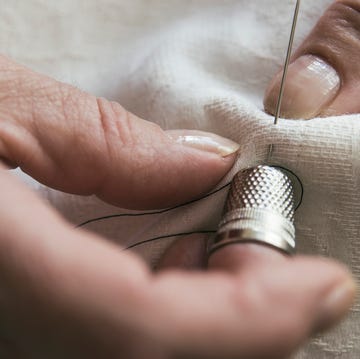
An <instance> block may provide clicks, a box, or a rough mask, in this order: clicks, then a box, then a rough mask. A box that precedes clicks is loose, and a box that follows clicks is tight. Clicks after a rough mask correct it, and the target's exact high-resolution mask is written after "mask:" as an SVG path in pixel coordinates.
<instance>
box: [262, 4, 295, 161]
mask: <svg viewBox="0 0 360 359" xmlns="http://www.w3.org/2000/svg"><path fill="white" fill-rule="evenodd" d="M300 2H301V0H297V1H296V6H295V12H294V17H293V21H292V26H291V33H290V39H289V45H288V48H287V53H286V60H285V64H284V70H283V74H282V79H281V84H280V92H279V97H278V100H277V104H276V111H275V119H274V125H277V124H278V122H279V117H280V111H281V103H282V99H283V96H284V90H285V82H286V77H287V73H288V69H289V64H290V58H291V52H292V48H293V44H294V37H295V30H296V25H297V19H298V15H299V9H300ZM273 150H274V145H273V144H271V145H270V147H269V154H268V162H269V161H270V159H271V156H272V153H273Z"/></svg>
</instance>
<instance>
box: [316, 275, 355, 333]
mask: <svg viewBox="0 0 360 359" xmlns="http://www.w3.org/2000/svg"><path fill="white" fill-rule="evenodd" d="M355 293H356V284H355V282H354V281H353V280H347V281H346V282H345V283H342V284H339V285H337V286H336V287H335V288H333V289H332V290H331V291H330V293H328V295H327V297H326V298H325V300H324V301H323V302H322V303H320V308H321V309H320V311H319V318H318V321H317V326H316V331H322V330H324V329H327V328H328V327H330V326H332V325H333V324H336V323H337V322H338V321H339V320H340V319H341V318H342V317H343V316H344V315H345V314H346V313H347V311H348V310H349V309H350V307H351V305H352V303H353V301H354V298H355Z"/></svg>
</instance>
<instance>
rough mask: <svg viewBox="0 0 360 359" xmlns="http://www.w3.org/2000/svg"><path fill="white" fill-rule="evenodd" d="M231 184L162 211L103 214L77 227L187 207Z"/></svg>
mask: <svg viewBox="0 0 360 359" xmlns="http://www.w3.org/2000/svg"><path fill="white" fill-rule="evenodd" d="M230 184H231V182H230V183H228V184H226V185H224V186H222V187H220V188H219V189H217V190H216V191H214V192H211V193H208V194H206V195H205V196H203V197H200V198H198V199H194V200H192V201H189V202H186V203H183V204H179V205H177V206H175V207H172V208H166V209H162V210H160V211H154V212H142V213H120V214H112V215H108V216H103V217H98V218H92V219H89V220H87V221H85V222H83V223H81V224H79V225H77V226H76V228H80V227H84V226H86V225H87V224H90V223H94V222H99V221H104V220H107V219H112V218H119V217H143V216H152V215H156V214H163V213H167V212H170V211H173V210H175V209H178V208H181V207H185V206H188V205H190V204H193V203H196V202H199V201H202V200H203V199H205V198H208V197H211V196H213V195H215V194H217V193H218V192H221V191H222V190H224V189H225V188H227V187H229V186H230Z"/></svg>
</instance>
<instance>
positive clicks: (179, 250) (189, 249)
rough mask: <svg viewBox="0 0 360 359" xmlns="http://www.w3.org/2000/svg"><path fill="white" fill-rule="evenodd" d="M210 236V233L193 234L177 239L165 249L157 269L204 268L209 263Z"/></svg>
mask: <svg viewBox="0 0 360 359" xmlns="http://www.w3.org/2000/svg"><path fill="white" fill-rule="evenodd" d="M208 237H209V235H208V234H193V235H187V236H184V237H183V238H180V239H178V240H176V241H175V242H174V243H173V244H172V245H171V246H170V247H169V248H168V249H167V250H166V251H165V253H164V255H163V256H162V258H161V259H160V261H159V263H158V264H157V266H156V269H157V270H166V269H171V268H177V269H184V270H198V269H204V268H205V267H206V264H207V252H206V249H207V242H208Z"/></svg>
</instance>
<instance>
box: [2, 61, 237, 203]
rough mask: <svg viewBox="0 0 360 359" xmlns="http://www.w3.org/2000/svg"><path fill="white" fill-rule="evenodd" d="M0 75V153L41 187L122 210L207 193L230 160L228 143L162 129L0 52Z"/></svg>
mask: <svg viewBox="0 0 360 359" xmlns="http://www.w3.org/2000/svg"><path fill="white" fill-rule="evenodd" d="M0 75H1V76H0V78H1V80H0V116H1V125H0V158H3V159H4V160H5V161H7V162H8V163H11V164H15V165H16V166H20V167H21V168H22V169H23V170H24V171H25V172H27V173H28V174H30V175H31V176H32V177H34V178H35V179H37V180H38V181H40V182H42V183H44V184H46V185H48V186H51V187H54V188H57V189H60V190H63V191H67V192H72V193H78V194H84V195H88V194H96V195H98V196H99V197H100V198H102V199H105V200H106V201H108V202H111V203H113V204H116V205H120V206H123V207H131V208H137V209H140V208H148V207H165V206H170V205H173V204H175V203H179V202H180V201H187V200H189V199H191V198H193V197H194V196H198V195H200V194H201V193H204V192H206V191H208V190H209V189H210V188H211V187H213V186H214V185H215V184H216V183H217V182H219V180H220V179H221V178H222V177H223V176H224V175H225V174H226V172H227V171H228V170H229V169H230V168H231V166H232V164H233V162H234V160H235V156H234V153H235V152H236V151H237V150H238V145H237V144H235V143H234V142H232V141H230V140H227V139H224V138H222V137H220V136H216V135H214V134H209V133H204V132H199V131H190V132H184V131H171V132H165V131H163V130H162V129H161V128H159V127H158V126H157V125H155V124H153V123H150V122H147V121H144V120H142V119H140V118H138V117H136V116H135V115H133V114H131V113H128V112H127V111H126V110H125V109H123V108H122V107H121V106H120V105H119V104H117V103H114V102H109V101H107V100H105V99H97V98H96V97H94V96H91V95H89V94H86V93H84V92H82V91H80V90H78V89H76V88H74V87H72V86H69V85H66V84H62V83H59V82H57V81H55V80H52V79H50V78H47V77H46V76H42V75H39V74H37V73H34V72H31V71H30V70H28V69H26V68H24V67H22V66H20V65H17V64H14V63H13V62H11V61H10V60H9V59H6V58H4V57H1V58H0Z"/></svg>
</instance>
